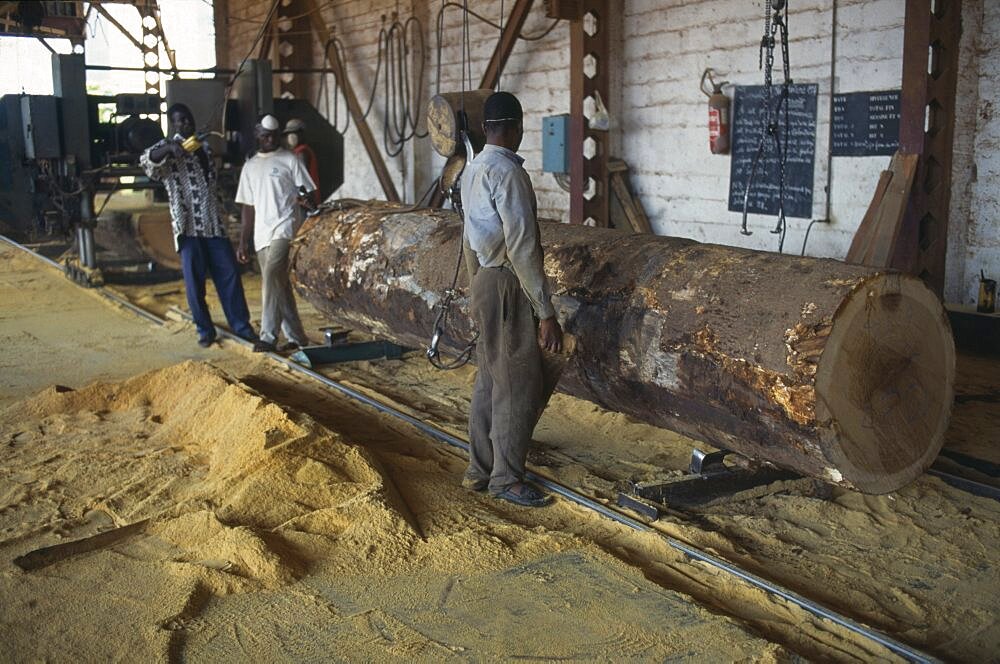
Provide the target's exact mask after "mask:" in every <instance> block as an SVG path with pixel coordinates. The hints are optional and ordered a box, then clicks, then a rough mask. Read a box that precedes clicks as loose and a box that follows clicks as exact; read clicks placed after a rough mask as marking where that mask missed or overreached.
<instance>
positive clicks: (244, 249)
mask: <svg viewBox="0 0 1000 664" xmlns="http://www.w3.org/2000/svg"><path fill="white" fill-rule="evenodd" d="M241 207H242V209H241V211H240V220H241V221H242V224H241V226H240V246H239V248H238V249H237V250H236V260H238V261H239V262H240V263H244V264H245V263H249V262H250V243H251V242H252V241H253V222H254V208H253V206H252V205H243V206H241Z"/></svg>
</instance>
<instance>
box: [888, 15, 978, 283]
mask: <svg viewBox="0 0 1000 664" xmlns="http://www.w3.org/2000/svg"><path fill="white" fill-rule="evenodd" d="M961 21H962V1H961V0H907V1H906V23H905V26H904V36H903V92H902V101H901V109H900V115H901V117H900V126H899V151H900V152H901V153H903V154H916V155H919V157H920V158H919V162H918V164H917V174H916V180H915V182H914V184H913V188H912V189H911V192H910V199H909V201H908V202H907V207H906V212H905V214H904V217H903V224H902V227H901V228H900V232H899V237H898V239H897V242H896V243H895V251H894V254H893V256H892V259H891V263H890V264H891V266H892V267H894V268H897V269H900V270H904V271H906V272H910V273H912V274H916V275H918V276H920V277H921V278H922V279H923V280H924V281H925V282H926V283H927V285H928V286H930V288H931V289H932V290H934V291H935V292H936V293H937V294H938V295H941V294H942V293H943V292H944V279H945V257H946V254H947V250H948V209H949V205H950V203H951V168H952V160H953V154H954V148H953V145H952V140H953V137H954V133H955V89H956V87H957V83H958V55H959V40H960V39H961V35H962V22H961Z"/></svg>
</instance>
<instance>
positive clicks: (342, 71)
mask: <svg viewBox="0 0 1000 664" xmlns="http://www.w3.org/2000/svg"><path fill="white" fill-rule="evenodd" d="M303 4H305V5H306V7H307V9H308V11H309V18H310V20H311V21H312V24H313V31H314V32H315V33H316V36H317V37H318V38H319V40H320V41H321V42H322V43H323V48H324V49H325V50H326V53H327V57H328V58H329V60H330V64H331V65H333V71H334V76H336V77H337V82H338V83H339V84H340V89H341V90H342V91H343V93H344V99H345V100H346V101H347V109H348V111H350V113H351V119H352V120H354V126H355V127H356V128H357V130H358V136H360V137H361V142H362V143H364V146H365V151H366V152H367V153H368V158H369V159H371V162H372V166H373V167H374V168H375V175H376V177H378V181H379V184H381V185H382V192H383V193H384V194H385V197H386V200H389V201H392V202H398V201H399V194H398V193H397V192H396V185H395V184H394V183H393V181H392V176H391V175H390V174H389V169H387V168H386V166H385V160H383V159H382V153H381V151H379V147H378V144H377V143H376V142H375V137H374V136H372V131H371V129H370V128H369V127H368V122H367V120H365V114H364V111H363V110H362V109H361V104H360V103H359V102H358V97H357V95H355V94H354V88H352V87H351V81H350V79H349V78H348V77H347V69H346V68H345V67H344V63H343V62H342V61H341V60H340V54H339V53H338V52H337V49H336V47H335V46H334V45H333V38H332V35H331V33H330V29H329V28H328V27H327V25H326V23H325V22H324V21H323V16H322V14H320V11H319V9H320V8H319V5H318V4H317V3H316V0H304V2H303Z"/></svg>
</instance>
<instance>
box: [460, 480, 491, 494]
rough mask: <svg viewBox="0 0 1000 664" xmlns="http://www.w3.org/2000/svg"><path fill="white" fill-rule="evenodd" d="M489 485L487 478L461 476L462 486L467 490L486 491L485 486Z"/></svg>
mask: <svg viewBox="0 0 1000 664" xmlns="http://www.w3.org/2000/svg"><path fill="white" fill-rule="evenodd" d="M489 485H490V481H489V480H488V479H476V478H474V477H463V478H462V486H463V487H465V488H466V489H468V490H469V491H486V487H488V486H489Z"/></svg>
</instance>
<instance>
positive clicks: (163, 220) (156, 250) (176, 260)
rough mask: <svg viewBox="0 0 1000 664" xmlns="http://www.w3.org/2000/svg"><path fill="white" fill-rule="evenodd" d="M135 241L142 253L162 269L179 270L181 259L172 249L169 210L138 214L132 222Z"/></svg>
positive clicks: (173, 248) (172, 233)
mask: <svg viewBox="0 0 1000 664" xmlns="http://www.w3.org/2000/svg"><path fill="white" fill-rule="evenodd" d="M132 227H133V229H134V231H135V239H136V241H137V242H138V243H139V246H140V247H142V250H143V252H145V254H146V255H147V256H149V257H150V258H152V259H153V260H154V261H156V262H157V263H159V264H160V265H162V266H163V267H166V268H169V269H171V270H179V269H181V258H180V255H179V254H178V253H177V249H176V248H175V247H174V227H173V224H172V223H171V220H170V210H167V209H164V210H155V211H150V212H140V213H138V214H136V215H135V216H134V218H133V221H132Z"/></svg>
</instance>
